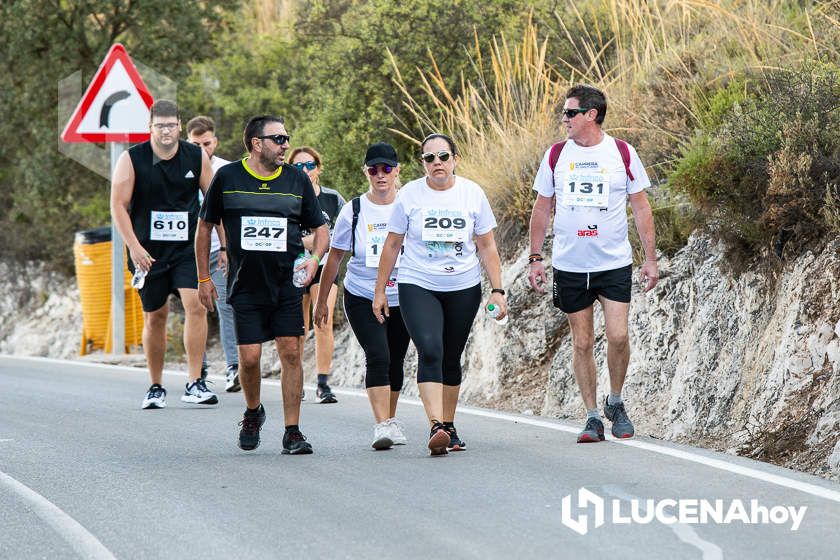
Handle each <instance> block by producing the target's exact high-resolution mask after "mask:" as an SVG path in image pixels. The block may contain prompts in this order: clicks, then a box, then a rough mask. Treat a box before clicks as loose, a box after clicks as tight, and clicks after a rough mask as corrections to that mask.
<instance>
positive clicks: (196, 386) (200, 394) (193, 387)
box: [181, 377, 219, 404]
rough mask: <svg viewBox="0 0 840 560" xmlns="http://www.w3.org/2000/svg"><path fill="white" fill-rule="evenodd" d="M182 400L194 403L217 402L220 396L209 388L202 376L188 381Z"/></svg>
mask: <svg viewBox="0 0 840 560" xmlns="http://www.w3.org/2000/svg"><path fill="white" fill-rule="evenodd" d="M181 402H185V403H192V404H216V403H217V402H219V397H217V396H216V393H214V392H213V391H211V390H210V389H208V388H207V385H205V384H204V380H203V379H201V378H200V377H199V378H198V379H196V380H195V381H193V382H192V383H187V387H186V389H185V390H184V394H183V395H181Z"/></svg>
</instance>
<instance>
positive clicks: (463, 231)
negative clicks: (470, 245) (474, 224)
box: [421, 208, 472, 243]
mask: <svg viewBox="0 0 840 560" xmlns="http://www.w3.org/2000/svg"><path fill="white" fill-rule="evenodd" d="M422 215H423V233H422V237H421V239H422V240H423V241H449V242H461V243H463V242H465V241H466V240H467V239H468V238H469V231H468V228H467V225H468V220H467V213H466V212H464V211H463V210H453V209H450V208H423V214H422ZM470 229H472V228H470Z"/></svg>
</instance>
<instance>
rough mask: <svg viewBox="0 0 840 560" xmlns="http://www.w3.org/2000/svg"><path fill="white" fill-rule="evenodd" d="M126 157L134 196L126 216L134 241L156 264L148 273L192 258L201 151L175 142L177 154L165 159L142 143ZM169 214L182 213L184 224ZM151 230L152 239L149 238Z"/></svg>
mask: <svg viewBox="0 0 840 560" xmlns="http://www.w3.org/2000/svg"><path fill="white" fill-rule="evenodd" d="M128 155H129V157H131V165H132V166H133V167H134V193H133V194H132V196H131V205H130V207H129V212H128V213H129V216H131V224H132V227H133V228H134V234H135V235H136V236H137V240H138V241H140V244H141V245H143V247H144V248H145V249H146V250H147V251H148V252H149V253H150V254H151V255H152V257H154V258H155V259H156V260H157V261H159V262H158V263H156V264H155V266H153V267H152V272H154V271H155V269H157V270H161V269H164V268H167V267H166V266H161V265H164V264H167V265H168V264H172V263H174V262H177V261H178V260H180V259H182V258H191V257H190V256H191V255H193V257H192V258H194V254H195V252H194V249H193V241H194V239H195V228H196V225H197V223H198V210H199V203H198V189H199V184H198V178H199V177H200V176H201V148H199V147H198V146H195V145H193V144H190V143H189V142H184V141H183V140H179V141H178V151H177V152H176V153H175V155H174V156H173V157H172V158H171V159H168V160H166V159H159V158H158V157H157V156H156V155H155V154H154V152H153V151H152V145H151V143H150V142H143V143H142V144H138V145H136V146H133V147H131V148H129V150H128ZM172 212H186V213H187V220H186V223H184V222H183V221H181V220H177V219H173V218H175V216H173V215H172V214H171V213H172ZM176 216H177V215H176ZM153 228H154V229H155V230H156V231H155V232H154V234H155V235H154V236H155V237H156V239H152V237H153V231H152V230H153ZM184 230H186V231H184ZM184 236H186V239H178V240H174V241H168V240H161V239H160V238H161V237H184ZM129 260H130V259H129Z"/></svg>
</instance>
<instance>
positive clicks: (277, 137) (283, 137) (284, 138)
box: [257, 134, 291, 146]
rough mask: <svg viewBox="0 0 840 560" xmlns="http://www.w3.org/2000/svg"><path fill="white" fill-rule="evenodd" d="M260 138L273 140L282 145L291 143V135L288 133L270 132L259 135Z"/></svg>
mask: <svg viewBox="0 0 840 560" xmlns="http://www.w3.org/2000/svg"><path fill="white" fill-rule="evenodd" d="M257 138H259V139H260V140H271V141H272V142H274V143H275V144H277V145H278V146H282V145H283V144H288V143H289V138H291V136H289V135H288V134H269V135H268V136H257Z"/></svg>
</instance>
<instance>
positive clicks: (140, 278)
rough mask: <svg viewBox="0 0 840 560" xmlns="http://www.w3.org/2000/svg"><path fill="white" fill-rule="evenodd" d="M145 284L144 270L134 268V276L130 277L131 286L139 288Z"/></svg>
mask: <svg viewBox="0 0 840 560" xmlns="http://www.w3.org/2000/svg"><path fill="white" fill-rule="evenodd" d="M145 285H146V271H145V270H142V269H140V268H137V269H135V270H134V276H133V277H132V278H131V287H132V288H134V289H135V290H139V289H140V288H142V287H143V286H145Z"/></svg>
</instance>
